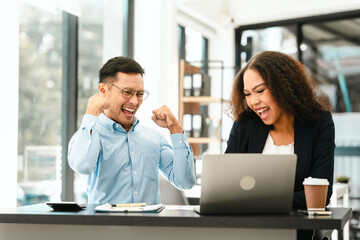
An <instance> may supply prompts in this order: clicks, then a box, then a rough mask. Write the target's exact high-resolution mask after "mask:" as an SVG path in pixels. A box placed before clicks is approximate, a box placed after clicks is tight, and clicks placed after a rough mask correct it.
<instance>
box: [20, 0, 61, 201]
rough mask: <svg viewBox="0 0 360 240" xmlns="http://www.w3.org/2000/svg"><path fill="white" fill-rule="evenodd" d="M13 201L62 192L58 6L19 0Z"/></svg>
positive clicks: (57, 196) (41, 198)
mask: <svg viewBox="0 0 360 240" xmlns="http://www.w3.org/2000/svg"><path fill="white" fill-rule="evenodd" d="M19 7H20V14H19V24H20V33H19V34H20V43H19V44H20V46H19V47H20V63H19V69H20V71H19V72H20V74H19V122H18V124H19V125H18V128H19V133H18V135H19V136H18V139H19V140H18V204H19V205H26V204H33V203H38V202H44V201H48V200H59V199H60V194H61V178H60V176H61V124H62V123H61V99H62V12H61V11H60V10H58V9H56V8H55V7H52V6H51V5H47V6H39V5H30V4H29V3H25V2H22V1H20V6H19Z"/></svg>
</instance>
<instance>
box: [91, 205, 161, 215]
mask: <svg viewBox="0 0 360 240" xmlns="http://www.w3.org/2000/svg"><path fill="white" fill-rule="evenodd" d="M164 208H165V206H164V205H163V204H162V203H161V204H157V205H146V206H143V207H113V206H111V205H110V204H108V203H106V204H102V205H99V206H96V207H95V211H96V212H109V213H159V212H161V211H162V210H163V209H164Z"/></svg>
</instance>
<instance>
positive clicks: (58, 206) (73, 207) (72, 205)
mask: <svg viewBox="0 0 360 240" xmlns="http://www.w3.org/2000/svg"><path fill="white" fill-rule="evenodd" d="M46 204H47V205H48V206H50V207H51V208H52V209H54V211H65V212H75V211H80V210H82V209H84V208H85V207H86V205H85V204H79V203H76V202H47V203H46Z"/></svg>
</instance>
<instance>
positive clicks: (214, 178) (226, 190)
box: [195, 153, 297, 214]
mask: <svg viewBox="0 0 360 240" xmlns="http://www.w3.org/2000/svg"><path fill="white" fill-rule="evenodd" d="M296 161H297V156H296V155H295V154H286V155H285V154H281V155H280V154H279V155H271V154H252V153H250V154H249V153H247V154H205V155H204V156H203V161H202V162H203V163H202V164H203V168H202V175H201V197H200V206H198V207H199V208H196V209H195V211H196V212H198V213H200V214H255V213H256V214H263V213H272V214H277V213H279V214H280V213H289V212H290V211H291V210H292V200H293V192H294V182H295V173H296Z"/></svg>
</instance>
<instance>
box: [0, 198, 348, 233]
mask: <svg viewBox="0 0 360 240" xmlns="http://www.w3.org/2000/svg"><path fill="white" fill-rule="evenodd" d="M94 208H95V205H88V206H87V208H86V209H85V210H82V211H80V212H54V211H52V209H51V208H50V207H48V206H47V205H46V204H36V205H30V206H24V207H18V208H13V209H6V210H0V223H20V224H21V223H25V224H27V223H31V224H79V225H117V226H161V227H164V226H169V227H218V228H223V227H226V228H278V229H300V228H301V229H338V230H341V229H342V228H343V227H344V225H345V223H346V222H347V221H348V220H350V217H351V208H330V210H331V211H332V215H331V216H314V217H309V216H306V215H303V214H299V213H295V212H294V213H291V214H281V215H280V214H279V215H273V214H271V215H270V214H267V215H258V214H257V215H211V216H210V215H206V216H204V215H199V214H197V213H195V212H194V211H192V210H189V208H188V207H187V208H185V207H184V209H183V210H173V208H170V206H167V207H166V208H165V209H164V210H163V211H161V212H160V213H98V212H95V210H94Z"/></svg>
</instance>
